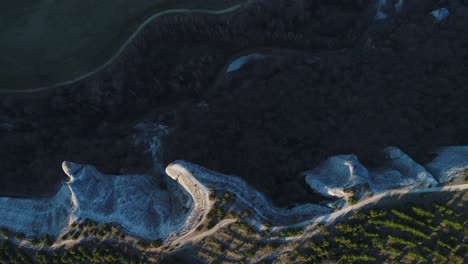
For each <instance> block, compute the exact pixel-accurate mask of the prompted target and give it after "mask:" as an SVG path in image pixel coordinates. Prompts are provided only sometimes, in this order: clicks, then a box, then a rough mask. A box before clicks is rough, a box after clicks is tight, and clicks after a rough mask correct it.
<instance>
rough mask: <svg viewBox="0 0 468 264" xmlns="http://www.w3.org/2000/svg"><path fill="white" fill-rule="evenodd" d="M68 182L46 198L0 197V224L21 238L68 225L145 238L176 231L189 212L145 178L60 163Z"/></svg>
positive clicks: (38, 234)
mask: <svg viewBox="0 0 468 264" xmlns="http://www.w3.org/2000/svg"><path fill="white" fill-rule="evenodd" d="M63 170H64V172H65V173H66V174H67V175H68V176H69V177H70V181H68V182H66V183H63V184H62V187H61V188H60V191H59V192H58V193H57V194H56V195H55V196H54V197H52V198H50V199H19V198H0V215H1V216H2V217H0V226H1V227H6V228H8V229H11V230H14V231H16V232H20V233H24V234H25V235H27V236H40V235H42V234H49V235H52V236H57V235H59V234H60V233H61V232H62V231H63V230H64V229H65V228H67V227H68V226H69V224H71V223H72V222H74V221H79V220H84V219H90V220H92V221H95V222H97V223H114V224H117V225H119V226H120V227H121V228H122V229H123V231H124V232H126V233H129V234H132V235H135V236H138V237H143V238H146V239H157V238H164V237H166V236H167V235H168V234H169V233H170V232H173V231H174V230H177V229H179V228H180V227H181V226H182V225H183V224H184V222H185V220H186V218H187V217H188V214H189V213H190V210H189V209H190V208H186V207H184V205H182V204H181V203H180V200H179V199H178V198H177V197H174V196H173V194H172V193H171V192H169V191H168V190H162V189H161V188H160V186H159V184H158V182H157V181H156V180H155V178H154V177H153V176H150V175H124V176H115V175H104V174H102V173H100V172H99V171H97V170H96V168H95V167H93V166H90V165H79V164H74V163H71V162H64V163H63Z"/></svg>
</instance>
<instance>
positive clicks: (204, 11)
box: [0, 4, 242, 94]
mask: <svg viewBox="0 0 468 264" xmlns="http://www.w3.org/2000/svg"><path fill="white" fill-rule="evenodd" d="M241 6H242V4H237V5H235V6H232V7H229V8H226V9H223V10H207V9H182V8H178V9H169V10H165V11H162V12H158V13H156V14H154V15H152V16H151V17H149V18H148V19H146V20H145V21H144V22H143V23H142V24H141V25H140V26H139V27H138V28H137V29H136V30H135V32H133V34H132V35H130V37H129V38H128V39H127V40H126V41H125V43H124V44H123V45H122V46H121V47H120V48H119V49H118V51H117V52H116V53H115V54H114V55H112V57H111V58H110V59H109V60H107V62H105V63H104V64H101V65H100V66H98V67H97V68H96V69H94V70H92V71H90V72H88V73H85V74H82V75H80V76H78V77H76V78H73V79H70V80H68V81H63V82H59V83H56V84H52V85H47V86H43V87H38V88H32V89H24V90H14V89H5V90H0V94H10V93H33V92H39V91H44V90H48V89H53V88H58V87H61V86H65V85H70V84H72V83H75V82H78V81H81V80H83V79H86V78H88V77H90V76H91V75H93V74H95V73H97V72H99V71H101V70H103V69H105V68H106V67H107V66H109V65H110V64H112V63H113V62H114V61H115V60H116V59H117V58H118V57H119V56H120V55H121V54H122V53H123V51H124V50H125V49H126V48H127V47H128V46H129V45H130V44H131V43H132V41H133V39H135V37H136V36H138V34H139V33H140V32H141V31H142V30H143V29H144V28H145V27H146V26H147V25H148V24H149V23H151V22H153V21H154V20H156V19H157V18H158V17H160V16H163V15H168V14H181V13H185V14H190V13H200V14H207V15H220V14H225V13H230V12H234V11H236V10H237V9H239V8H240V7H241Z"/></svg>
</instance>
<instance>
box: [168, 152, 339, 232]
mask: <svg viewBox="0 0 468 264" xmlns="http://www.w3.org/2000/svg"><path fill="white" fill-rule="evenodd" d="M166 173H167V174H168V175H169V176H170V177H172V178H174V179H176V180H178V181H179V182H180V183H181V184H182V185H183V186H184V187H185V188H186V189H187V191H188V192H189V193H191V194H192V196H193V199H194V200H195V201H200V202H195V204H198V205H200V206H199V207H198V208H199V210H201V211H205V213H207V210H209V209H210V208H211V207H210V204H209V202H206V199H207V197H208V196H207V195H208V194H207V192H209V191H208V189H207V188H209V189H215V190H226V191H229V192H231V193H234V194H236V196H237V198H238V201H239V202H241V203H243V204H244V205H245V206H248V207H250V208H251V210H252V211H253V212H254V213H256V214H257V215H259V216H260V217H262V218H266V219H269V220H270V221H272V222H275V223H285V222H291V221H295V220H297V219H303V218H306V217H310V216H315V215H318V214H321V213H324V212H328V211H330V208H327V207H323V206H319V205H315V204H304V205H300V206H296V207H293V208H291V209H286V208H277V207H275V206H273V205H272V204H271V203H270V201H269V200H268V199H267V198H266V197H265V196H264V195H263V194H262V193H259V192H258V191H257V190H255V189H254V188H252V187H251V186H250V185H248V184H247V182H245V181H244V180H242V179H241V178H239V177H236V176H232V175H231V176H227V175H223V174H220V173H217V172H214V171H210V170H208V169H206V168H203V167H200V166H198V165H195V164H192V163H189V162H186V161H176V162H174V163H172V164H170V165H169V166H167V168H166ZM201 190H202V191H201ZM196 207H197V206H196ZM195 211H196V210H194V212H195ZM199 215H202V214H199Z"/></svg>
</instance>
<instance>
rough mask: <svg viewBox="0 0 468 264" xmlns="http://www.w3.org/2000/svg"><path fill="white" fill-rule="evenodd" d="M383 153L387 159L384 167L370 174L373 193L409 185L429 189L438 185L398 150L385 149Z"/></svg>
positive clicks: (427, 173)
mask: <svg viewBox="0 0 468 264" xmlns="http://www.w3.org/2000/svg"><path fill="white" fill-rule="evenodd" d="M384 152H385V156H386V158H387V161H386V163H385V165H384V167H382V168H379V169H374V170H372V171H371V172H370V176H371V189H372V190H373V192H381V191H386V190H389V189H395V188H400V187H404V186H409V185H422V186H423V187H429V186H436V185H437V184H438V183H437V181H436V180H435V179H434V177H433V176H432V175H431V174H430V173H429V172H428V171H427V170H426V169H425V168H424V167H423V166H421V165H419V164H418V163H416V162H415V161H413V159H411V157H410V156H408V155H407V154H405V153H404V152H403V151H401V150H400V149H399V148H396V147H387V148H385V149H384Z"/></svg>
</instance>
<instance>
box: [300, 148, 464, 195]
mask: <svg viewBox="0 0 468 264" xmlns="http://www.w3.org/2000/svg"><path fill="white" fill-rule="evenodd" d="M384 152H385V155H386V161H385V162H384V166H383V167H380V168H373V169H371V170H369V171H368V170H367V169H366V168H365V167H364V166H363V165H362V164H361V163H359V161H358V159H357V157H356V156H355V155H339V156H335V157H331V158H329V159H327V160H326V161H325V162H324V163H323V164H322V165H321V166H319V167H318V168H316V169H313V170H310V171H307V172H305V173H304V174H305V177H306V182H307V184H308V185H309V186H310V188H311V189H312V190H314V191H316V192H318V193H321V194H323V195H325V196H329V197H345V196H346V191H345V190H346V189H348V188H351V187H355V186H359V185H364V184H369V187H370V190H371V192H373V193H376V192H382V191H387V190H389V189H395V188H400V187H405V186H415V187H421V186H422V187H430V186H436V185H437V184H438V182H437V181H436V179H435V178H434V177H433V176H432V174H431V173H429V172H428V171H427V170H426V169H425V168H424V167H423V166H421V165H419V164H417V163H416V162H415V161H413V160H412V159H411V157H409V156H408V155H407V154H405V153H403V151H401V150H400V149H398V148H396V147H387V148H385V149H384ZM455 163H456V162H455ZM444 164H445V163H444ZM452 165H453V164H450V165H448V166H450V167H453V166H452Z"/></svg>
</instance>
